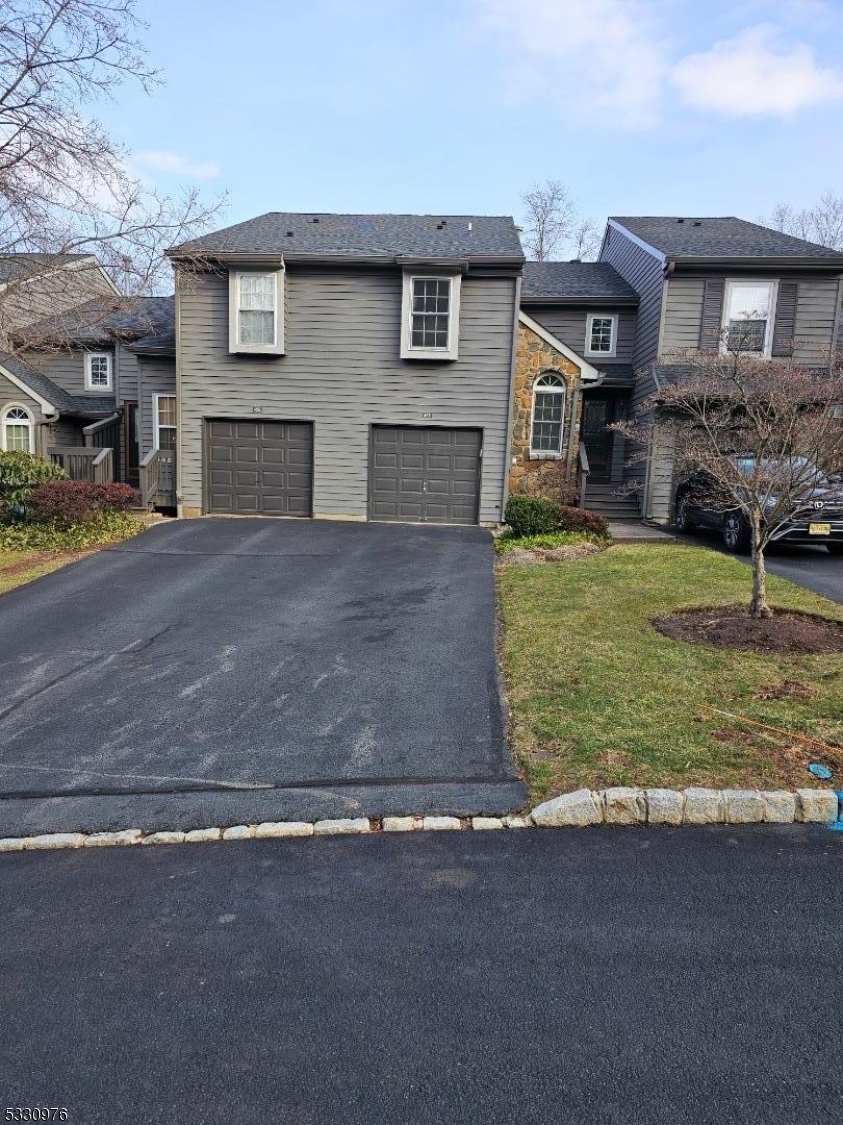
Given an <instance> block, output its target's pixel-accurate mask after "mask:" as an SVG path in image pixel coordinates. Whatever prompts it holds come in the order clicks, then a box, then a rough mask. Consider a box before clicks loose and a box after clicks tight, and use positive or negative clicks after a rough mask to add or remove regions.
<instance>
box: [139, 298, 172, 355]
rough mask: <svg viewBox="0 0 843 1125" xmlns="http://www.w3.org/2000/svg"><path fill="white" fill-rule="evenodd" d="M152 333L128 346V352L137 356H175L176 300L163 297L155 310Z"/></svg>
mask: <svg viewBox="0 0 843 1125" xmlns="http://www.w3.org/2000/svg"><path fill="white" fill-rule="evenodd" d="M154 321H155V326H154V331H152V332H149V333H148V334H147V335H145V336H142V337H141V338H140V339H139V340H135V342H134V343H133V344H129V351H130V352H136V353H138V354H139V355H175V354H176V300H175V297H165V298H163V299H162V300H161V303H160V304H159V305H158V306H157V307H156V310H155V318H154Z"/></svg>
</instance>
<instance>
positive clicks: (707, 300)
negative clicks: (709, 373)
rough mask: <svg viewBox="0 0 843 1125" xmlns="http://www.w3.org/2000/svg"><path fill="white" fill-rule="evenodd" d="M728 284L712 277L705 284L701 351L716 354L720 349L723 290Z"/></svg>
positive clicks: (719, 278)
mask: <svg viewBox="0 0 843 1125" xmlns="http://www.w3.org/2000/svg"><path fill="white" fill-rule="evenodd" d="M725 287H726V282H725V280H724V279H723V278H722V277H712V278H709V280H708V281H707V282H706V283H705V294H704V296H703V314H702V325H701V326H700V351H701V352H716V351H717V350H718V348H719V347H720V332H721V330H722V329H721V325H722V321H723V290H724V289H725Z"/></svg>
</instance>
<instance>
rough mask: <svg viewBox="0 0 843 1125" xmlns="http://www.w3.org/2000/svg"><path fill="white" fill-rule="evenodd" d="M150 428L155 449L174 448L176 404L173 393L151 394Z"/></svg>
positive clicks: (176, 431)
mask: <svg viewBox="0 0 843 1125" xmlns="http://www.w3.org/2000/svg"><path fill="white" fill-rule="evenodd" d="M152 429H153V440H154V443H155V448H156V449H175V448H176V436H177V434H178V404H177V402H176V396H175V395H153V396H152Z"/></svg>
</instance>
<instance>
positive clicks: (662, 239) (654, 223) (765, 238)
mask: <svg viewBox="0 0 843 1125" xmlns="http://www.w3.org/2000/svg"><path fill="white" fill-rule="evenodd" d="M613 221H614V222H616V223H620V224H621V226H624V227H626V229H627V230H628V231H630V232H631V233H632V234H634V235H637V237H638V238H640V239H643V241H644V242H646V243H648V244H649V245H650V246H652V247H654V248H655V249H656V250H660V251H661V252H662V253H663V254H664V255H665V256H666V257H668V258H809V259H810V258H825V259H830V260H834V259H838V260H839V261H840V263H841V266H843V254H841V253H838V252H837V251H835V250H829V249H828V248H827V247H825V246H818V245H816V243H813V242H805V241H804V239H801V238H793V237H792V236H791V235H789V234H783V233H782V232H781V231H777V230H770V228H769V227H762V226H759V224H758V223H749V222H747V221H746V220H745V219H738V218H735V216H734V215H726V216H722V217H719V218H682V217H677V216H669V215H648V216H644V215H634V216H627V217H620V216H613Z"/></svg>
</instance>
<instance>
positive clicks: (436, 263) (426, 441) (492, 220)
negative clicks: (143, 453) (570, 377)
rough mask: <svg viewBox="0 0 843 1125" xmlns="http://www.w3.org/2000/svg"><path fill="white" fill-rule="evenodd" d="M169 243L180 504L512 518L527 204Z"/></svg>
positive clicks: (336, 218)
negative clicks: (522, 231) (496, 211)
mask: <svg viewBox="0 0 843 1125" xmlns="http://www.w3.org/2000/svg"><path fill="white" fill-rule="evenodd" d="M171 258H172V261H173V263H174V265H175V267H176V273H177V286H176V294H177V298H176V299H177V310H176V320H177V354H176V365H177V370H178V386H179V422H180V432H179V473H178V490H179V511H180V512H181V513H183V514H185V515H199V514H201V513H234V514H240V515H253V514H270V515H297V516H322V517H329V518H332V519H352V520H363V519H367V518H368V519H374V520H389V521H429V522H435V523H474V522H478V521H480V522H483V523H490V524H494V523H499V522H500V521H501V520H502V518H503V508H504V504H505V499H506V493H507V485H508V475H509V473H508V469H509V464H508V458H509V435H510V425H509V419H510V409H511V401H510V395H511V387H512V374H513V362H514V349H515V339H516V328H517V323H516V322H517V307H518V306H517V292H518V283H519V280H520V277H521V271H522V267H523V264H524V254H523V252H522V249H521V244H520V241H519V238H518V232H517V230H516V227H515V224H514V222H513V220H512V219H511V218H509V217H496V216H480V215H442V216H429V215H327V214H287V213H278V212H273V213H270V214H267V215H262V216H260V217H259V218H256V219H252V220H250V221H248V222H244V223H240V224H238V225H236V226H233V227H229V228H228V229H226V230H222V231H218V232H216V233H214V234H211V235H208V236H206V237H204V238H200V239H197V240H195V241H193V242H190V243H187V244H185V245H184V246H181V247H178V248H176V249H175V250H173V251H171Z"/></svg>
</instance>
